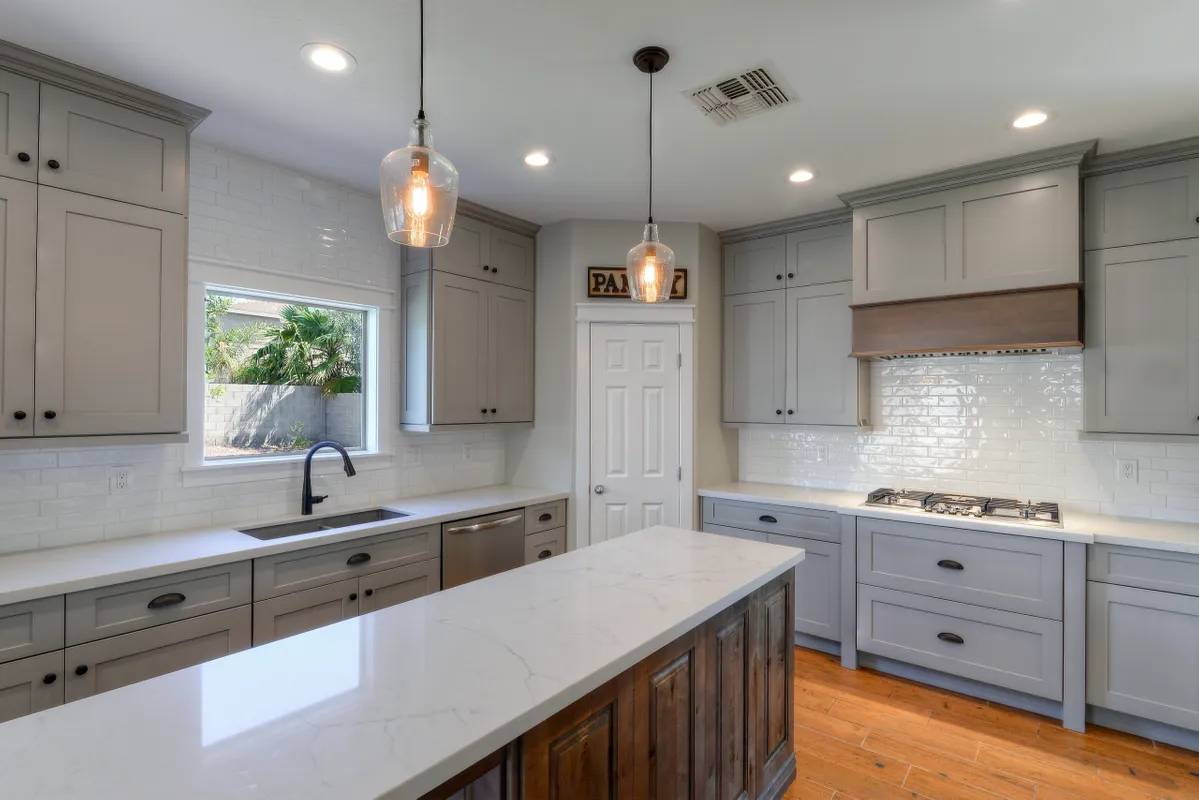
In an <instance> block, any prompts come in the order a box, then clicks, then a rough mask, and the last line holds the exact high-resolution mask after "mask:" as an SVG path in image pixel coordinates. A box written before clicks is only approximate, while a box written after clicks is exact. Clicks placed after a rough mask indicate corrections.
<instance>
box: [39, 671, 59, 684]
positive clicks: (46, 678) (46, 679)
mask: <svg viewBox="0 0 1199 800" xmlns="http://www.w3.org/2000/svg"><path fill="white" fill-rule="evenodd" d="M56 680H58V675H56V674H55V673H53V672H47V673H46V674H45V675H43V676H42V683H44V684H46V685H47V686H49V685H50V684H52V683H54V682H55V681H56Z"/></svg>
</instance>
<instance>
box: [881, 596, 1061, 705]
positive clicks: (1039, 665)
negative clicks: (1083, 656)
mask: <svg viewBox="0 0 1199 800" xmlns="http://www.w3.org/2000/svg"><path fill="white" fill-rule="evenodd" d="M858 649H859V650H864V651H866V652H868V653H875V654H877V655H880V656H886V657H887V658H893V659H895V660H896V661H904V662H907V663H909V664H917V665H919V666H922V667H928V668H929V669H935V670H940V671H941V672H948V673H951V674H953V675H960V676H962V677H964V678H972V679H974V680H976V681H981V682H983V683H989V684H992V685H995V686H1003V687H1006V688H1008V689H1015V690H1016V691H1019V692H1025V693H1026V694H1033V695H1038V696H1040V697H1048V698H1049V699H1050V700H1061V699H1062V624H1061V623H1060V622H1054V621H1052V620H1047V619H1041V618H1040V617H1030V616H1028V615H1026V614H1014V613H1012V612H1010V611H996V610H995V609H991V608H979V607H978V606H972V605H967V604H965V603H954V602H951V601H949V600H939V599H936V598H933V597H925V596H923V595H918V594H909V593H908V592H897V591H894V590H893V589H880V588H878V587H876V586H863V585H861V584H859V585H858Z"/></svg>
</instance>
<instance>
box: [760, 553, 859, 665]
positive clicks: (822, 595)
mask: <svg viewBox="0 0 1199 800" xmlns="http://www.w3.org/2000/svg"><path fill="white" fill-rule="evenodd" d="M766 541H767V542H769V543H770V544H777V545H782V546H783V547H798V548H803V551H804V558H803V561H801V562H799V564H798V565H796V567H795V631H796V633H806V634H809V635H811V636H820V637H823V638H825V639H831V640H832V641H834V642H839V641H841V545H839V544H830V543H829V542H822V541H819V540H818V539H798V538H796V537H794V536H779V535H778V534H776V533H768V534H766Z"/></svg>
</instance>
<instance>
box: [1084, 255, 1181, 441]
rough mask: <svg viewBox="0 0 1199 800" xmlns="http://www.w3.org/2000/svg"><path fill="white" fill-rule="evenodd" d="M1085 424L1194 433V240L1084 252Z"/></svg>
mask: <svg viewBox="0 0 1199 800" xmlns="http://www.w3.org/2000/svg"><path fill="white" fill-rule="evenodd" d="M1086 278H1087V291H1086V304H1087V305H1086V314H1085V317H1086V326H1087V331H1086V342H1087V347H1086V349H1085V350H1084V351H1083V390H1084V391H1083V395H1084V397H1083V400H1084V409H1085V422H1086V429H1087V430H1089V431H1115V432H1124V433H1186V434H1199V240H1194V239H1187V240H1182V241H1177V242H1165V243H1161V244H1148V245H1138V246H1136V247H1121V248H1116V249H1111V250H1096V251H1094V252H1091V253H1087V267H1086Z"/></svg>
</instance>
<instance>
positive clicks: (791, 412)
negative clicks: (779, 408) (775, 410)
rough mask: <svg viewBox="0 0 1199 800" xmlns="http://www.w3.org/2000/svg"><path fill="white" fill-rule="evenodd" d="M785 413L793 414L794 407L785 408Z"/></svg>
mask: <svg viewBox="0 0 1199 800" xmlns="http://www.w3.org/2000/svg"><path fill="white" fill-rule="evenodd" d="M787 413H788V414H794V413H795V409H794V408H788V409H787Z"/></svg>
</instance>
